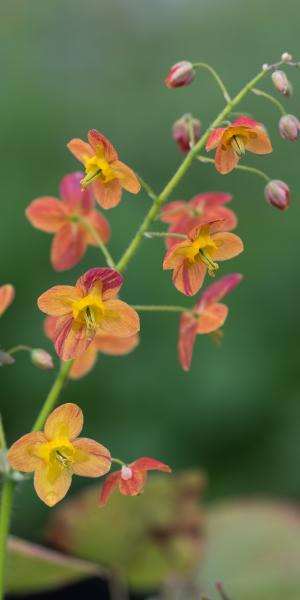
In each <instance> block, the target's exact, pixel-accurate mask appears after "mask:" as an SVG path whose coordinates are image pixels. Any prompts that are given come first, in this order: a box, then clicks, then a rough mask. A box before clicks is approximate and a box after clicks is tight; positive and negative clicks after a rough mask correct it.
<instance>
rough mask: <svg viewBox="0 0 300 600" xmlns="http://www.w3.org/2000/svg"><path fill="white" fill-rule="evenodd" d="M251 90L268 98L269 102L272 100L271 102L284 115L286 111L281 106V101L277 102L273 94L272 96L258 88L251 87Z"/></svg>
mask: <svg viewBox="0 0 300 600" xmlns="http://www.w3.org/2000/svg"><path fill="white" fill-rule="evenodd" d="M251 92H253V94H255V95H256V96H262V97H263V98H266V100H269V102H272V104H274V105H275V106H276V107H277V108H278V110H279V111H280V113H281V114H282V115H286V111H285V109H284V107H283V106H282V104H281V102H279V100H277V98H274V96H272V95H271V94H267V92H264V91H263V90H258V89H257V88H253V89H252V90H251Z"/></svg>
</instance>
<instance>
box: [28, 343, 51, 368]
mask: <svg viewBox="0 0 300 600" xmlns="http://www.w3.org/2000/svg"><path fill="white" fill-rule="evenodd" d="M30 358H31V362H32V363H33V364H34V366H35V367H38V368H39V369H53V367H54V365H53V360H52V356H51V355H50V354H48V352H46V350H42V349H41V348H34V349H33V350H31V352H30Z"/></svg>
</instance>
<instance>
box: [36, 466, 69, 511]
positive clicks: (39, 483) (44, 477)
mask: <svg viewBox="0 0 300 600" xmlns="http://www.w3.org/2000/svg"><path fill="white" fill-rule="evenodd" d="M71 482H72V476H71V473H70V471H68V469H66V468H59V467H57V468H53V466H51V465H50V466H47V467H43V468H40V469H37V470H36V471H35V474H34V487H35V491H36V493H37V495H38V496H39V498H40V499H41V500H42V501H43V502H45V504H47V505H48V506H54V505H55V504H57V502H59V501H60V500H62V498H64V496H65V495H66V493H67V492H68V490H69V488H70V485H71Z"/></svg>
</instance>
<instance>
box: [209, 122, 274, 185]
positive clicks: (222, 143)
mask: <svg viewBox="0 0 300 600" xmlns="http://www.w3.org/2000/svg"><path fill="white" fill-rule="evenodd" d="M205 148H206V150H207V151H208V152H209V151H210V150H213V149H214V148H217V151H216V155H215V166H216V169H217V171H219V173H222V175H225V174H226V173H230V171H232V170H233V169H234V167H235V166H236V164H237V163H238V161H239V160H240V158H241V157H242V156H243V155H244V154H245V152H246V150H248V151H249V152H254V154H269V153H270V152H272V146H271V142H270V139H269V136H268V134H267V132H266V130H265V128H264V126H263V125H262V123H258V122H257V121H253V119H249V118H248V117H239V118H238V119H236V120H235V121H234V122H233V123H232V124H231V125H229V126H228V127H217V128H216V129H214V130H213V131H212V132H211V134H210V136H209V138H208V140H207V143H206V147H205Z"/></svg>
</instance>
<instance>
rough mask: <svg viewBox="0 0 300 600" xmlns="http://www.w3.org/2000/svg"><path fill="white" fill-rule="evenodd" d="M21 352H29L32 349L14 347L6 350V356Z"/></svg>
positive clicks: (22, 345)
mask: <svg viewBox="0 0 300 600" xmlns="http://www.w3.org/2000/svg"><path fill="white" fill-rule="evenodd" d="M21 350H25V352H31V350H32V348H30V346H25V345H24V344H19V345H18V346H14V347H13V348H10V350H7V354H16V352H20V351H21Z"/></svg>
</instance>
